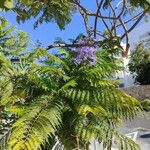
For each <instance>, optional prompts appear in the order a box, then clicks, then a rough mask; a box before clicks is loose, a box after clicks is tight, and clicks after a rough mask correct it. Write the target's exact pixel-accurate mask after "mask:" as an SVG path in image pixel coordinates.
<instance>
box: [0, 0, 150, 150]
mask: <svg viewBox="0 0 150 150" xmlns="http://www.w3.org/2000/svg"><path fill="white" fill-rule="evenodd" d="M93 4H94V6H95V10H90V9H88V8H87V7H86V5H85V3H84V2H83V1H78V0H31V1H29V0H4V1H3V2H2V3H0V9H1V10H2V11H6V12H7V11H9V10H12V11H13V12H15V13H16V15H17V21H18V22H24V21H26V20H29V19H30V18H31V17H33V18H35V27H36V26H37V25H38V24H41V23H43V22H46V23H48V22H56V23H57V25H58V26H59V28H60V29H64V28H65V26H66V25H67V24H68V23H69V22H70V21H71V16H72V14H73V13H74V12H77V13H80V15H81V16H82V18H83V21H84V25H85V29H86V34H85V36H79V37H78V38H77V39H76V40H74V41H72V42H70V43H68V44H67V43H65V42H63V41H56V42H55V43H54V44H52V45H49V46H47V47H46V48H40V46H38V47H37V48H34V50H30V51H29V49H30V48H31V46H30V45H29V46H28V43H30V42H29V40H28V37H27V36H26V34H25V33H24V32H21V31H17V30H15V29H13V28H9V27H8V26H7V23H6V20H5V19H3V18H1V20H0V81H1V82H0V114H1V116H2V117H1V118H0V123H1V126H0V131H1V134H2V138H1V141H2V149H8V150H38V149H42V150H49V149H66V150H73V149H77V150H81V149H83V150H85V149H89V145H90V141H93V140H98V142H99V143H101V144H102V145H103V147H104V148H106V149H108V150H110V149H111V147H112V145H113V144H116V146H117V147H118V148H119V149H120V150H122V149H123V150H130V149H131V150H139V149H140V147H139V146H138V145H137V144H136V143H135V142H133V141H132V140H131V139H129V138H127V137H125V136H124V135H122V134H121V133H120V132H118V130H117V128H118V126H119V125H120V123H121V122H122V121H124V120H126V119H133V118H134V117H135V116H136V115H137V114H138V113H140V112H141V111H143V107H142V105H141V102H140V101H138V100H136V99H135V98H132V97H130V96H129V95H127V94H125V93H123V92H122V91H120V90H119V89H118V81H115V80H113V78H112V77H113V74H114V73H115V72H117V71H118V70H120V69H122V68H121V65H120V63H121V62H120V61H119V60H118V59H116V58H114V54H116V53H118V52H121V53H122V55H123V56H126V55H127V54H128V50H129V47H130V45H129V37H128V34H129V33H130V32H131V31H132V30H133V29H134V28H135V27H136V25H137V24H138V23H139V22H140V21H141V20H142V19H143V18H147V15H148V14H149V12H150V7H149V3H148V2H147V1H146V0H144V1H143V3H141V2H140V1H139V0H137V1H136V2H135V1H132V0H129V1H128V0H123V1H119V2H118V1H116V0H99V1H98V0H95V1H94V2H93V1H91V5H93ZM137 6H140V9H137ZM138 8H139V7H138ZM106 12H107V13H106ZM133 12H134V13H133ZM92 21H94V22H92ZM68 38H69V37H68ZM122 41H124V42H125V45H126V46H125V48H123V47H122V46H121V42H122ZM52 48H58V52H57V54H56V55H51V54H50V52H49V50H50V49H52ZM111 79H112V80H111Z"/></svg>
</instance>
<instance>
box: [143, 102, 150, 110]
mask: <svg viewBox="0 0 150 150" xmlns="http://www.w3.org/2000/svg"><path fill="white" fill-rule="evenodd" d="M142 107H143V109H144V110H145V111H148V112H149V111H150V100H149V99H145V100H144V101H143V102H142Z"/></svg>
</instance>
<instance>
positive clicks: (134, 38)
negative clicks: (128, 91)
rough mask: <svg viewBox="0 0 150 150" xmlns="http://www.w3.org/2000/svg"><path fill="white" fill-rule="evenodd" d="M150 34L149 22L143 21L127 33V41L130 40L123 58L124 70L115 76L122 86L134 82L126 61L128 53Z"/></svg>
mask: <svg viewBox="0 0 150 150" xmlns="http://www.w3.org/2000/svg"><path fill="white" fill-rule="evenodd" d="M148 36H150V22H145V23H143V24H142V25H140V26H138V27H136V28H135V29H134V30H133V31H132V32H131V33H130V34H129V42H130V51H129V54H128V56H127V57H126V58H123V66H124V67H125V71H121V72H119V73H118V74H116V78H119V79H121V80H122V83H123V84H124V86H126V87H127V86H132V85H133V84H134V78H133V75H132V74H131V73H130V71H129V69H128V63H129V61H130V53H131V52H132V51H134V49H135V47H136V45H137V44H138V43H139V42H140V41H142V40H146V38H147V37H148Z"/></svg>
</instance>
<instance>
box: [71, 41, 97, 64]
mask: <svg viewBox="0 0 150 150" xmlns="http://www.w3.org/2000/svg"><path fill="white" fill-rule="evenodd" d="M88 42H90V41H88V40H87V39H82V40H79V41H78V43H77V44H82V45H86V44H87V43H88ZM72 50H73V51H74V52H75V55H76V56H75V57H74V58H73V61H74V63H75V64H89V65H95V64H96V55H95V54H94V52H95V51H96V49H95V48H94V47H91V46H83V47H78V48H74V49H72Z"/></svg>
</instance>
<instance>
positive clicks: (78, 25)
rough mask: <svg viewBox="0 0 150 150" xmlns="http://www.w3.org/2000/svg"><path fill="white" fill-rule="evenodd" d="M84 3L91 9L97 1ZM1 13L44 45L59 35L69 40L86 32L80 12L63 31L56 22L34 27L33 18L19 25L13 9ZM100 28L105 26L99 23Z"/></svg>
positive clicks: (50, 42) (84, 0) (83, 1)
mask: <svg viewBox="0 0 150 150" xmlns="http://www.w3.org/2000/svg"><path fill="white" fill-rule="evenodd" d="M82 3H84V6H86V7H87V8H88V9H89V10H91V11H92V10H94V9H95V5H96V3H94V2H91V1H90V0H82ZM91 4H92V5H91ZM104 13H106V12H104ZM0 15H2V16H4V17H5V18H6V19H7V20H8V21H9V22H10V23H11V25H12V26H16V27H17V28H18V29H20V30H23V31H26V32H27V33H28V35H29V36H30V37H31V40H33V41H37V40H38V41H40V43H41V44H42V45H43V46H47V45H49V44H52V43H53V42H54V40H55V39H56V38H57V37H60V38H62V39H63V40H65V41H67V40H68V39H72V38H73V39H75V38H76V37H77V36H78V35H79V34H80V33H85V27H84V22H83V20H82V17H81V16H80V14H79V13H75V14H74V15H73V16H72V22H71V23H70V24H68V25H67V26H66V29H65V30H62V31H61V30H60V29H59V28H58V26H57V25H56V24H55V23H48V24H46V23H43V24H42V25H39V26H38V28H37V29H34V28H33V24H34V19H33V18H32V19H30V20H29V21H26V22H25V23H22V24H20V25H19V24H18V23H17V21H16V14H15V13H13V12H11V11H10V12H7V13H2V12H0ZM91 22H93V21H91ZM99 28H100V29H103V26H102V25H101V24H99Z"/></svg>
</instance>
